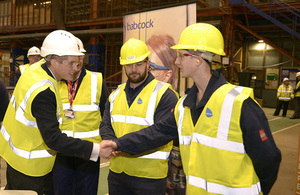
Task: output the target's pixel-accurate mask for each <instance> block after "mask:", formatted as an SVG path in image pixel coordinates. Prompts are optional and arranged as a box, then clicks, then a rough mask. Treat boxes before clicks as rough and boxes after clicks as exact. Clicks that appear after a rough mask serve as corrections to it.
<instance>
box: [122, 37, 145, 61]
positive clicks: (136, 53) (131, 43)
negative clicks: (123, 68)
mask: <svg viewBox="0 0 300 195" xmlns="http://www.w3.org/2000/svg"><path fill="white" fill-rule="evenodd" d="M120 53H121V56H120V64H121V65H127V64H133V63H137V62H141V61H143V60H144V59H145V58H146V57H148V56H149V55H150V51H149V49H148V47H147V45H146V44H145V43H144V42H143V41H141V40H138V39H134V38H131V39H129V40H128V41H127V42H126V43H124V44H123V46H122V47H121V52H120Z"/></svg>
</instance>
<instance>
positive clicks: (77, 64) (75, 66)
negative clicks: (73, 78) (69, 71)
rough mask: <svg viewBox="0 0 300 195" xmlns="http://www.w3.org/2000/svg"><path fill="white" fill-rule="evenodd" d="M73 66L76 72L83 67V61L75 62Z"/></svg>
mask: <svg viewBox="0 0 300 195" xmlns="http://www.w3.org/2000/svg"><path fill="white" fill-rule="evenodd" d="M72 67H73V70H74V71H75V72H77V71H80V69H81V67H82V63H81V62H80V61H79V62H78V63H76V64H74V65H73V66H72Z"/></svg>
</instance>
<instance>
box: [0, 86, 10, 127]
mask: <svg viewBox="0 0 300 195" xmlns="http://www.w3.org/2000/svg"><path fill="white" fill-rule="evenodd" d="M8 103H9V97H8V92H7V90H6V87H5V85H4V83H3V82H2V81H1V80H0V122H2V121H3V118H4V115H5V112H6V109H7V106H8Z"/></svg>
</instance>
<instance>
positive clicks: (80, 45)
mask: <svg viewBox="0 0 300 195" xmlns="http://www.w3.org/2000/svg"><path fill="white" fill-rule="evenodd" d="M76 38H77V41H78V44H79V48H80V51H81V52H83V53H85V52H86V50H85V49H84V47H83V43H82V41H81V40H80V39H79V38H78V37H76Z"/></svg>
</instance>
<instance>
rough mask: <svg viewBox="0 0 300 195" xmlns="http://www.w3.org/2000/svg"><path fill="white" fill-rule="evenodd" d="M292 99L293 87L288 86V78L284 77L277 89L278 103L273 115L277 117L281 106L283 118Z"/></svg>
mask: <svg viewBox="0 0 300 195" xmlns="http://www.w3.org/2000/svg"><path fill="white" fill-rule="evenodd" d="M293 98H294V94H293V87H292V86H291V85H290V80H289V78H287V77H285V78H284V79H283V82H282V84H281V85H280V86H279V87H278V89H277V99H278V103H277V107H276V110H275V112H274V114H273V115H274V116H278V115H279V113H280V110H281V107H282V105H283V110H282V116H283V117H285V116H286V113H287V110H288V107H289V103H290V101H291V100H292V99H293Z"/></svg>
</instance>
